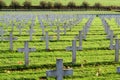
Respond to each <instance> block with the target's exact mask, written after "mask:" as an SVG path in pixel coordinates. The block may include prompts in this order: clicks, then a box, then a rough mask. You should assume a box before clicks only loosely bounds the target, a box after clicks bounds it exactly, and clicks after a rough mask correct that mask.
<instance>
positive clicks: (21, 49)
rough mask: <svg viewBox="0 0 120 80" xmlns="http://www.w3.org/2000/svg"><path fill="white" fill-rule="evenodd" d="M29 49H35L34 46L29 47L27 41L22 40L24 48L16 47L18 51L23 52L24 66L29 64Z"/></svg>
mask: <svg viewBox="0 0 120 80" xmlns="http://www.w3.org/2000/svg"><path fill="white" fill-rule="evenodd" d="M31 51H36V49H35V48H29V47H28V42H27V41H25V42H24V48H18V52H24V53H25V57H24V60H25V66H26V67H27V66H28V65H29V52H31Z"/></svg>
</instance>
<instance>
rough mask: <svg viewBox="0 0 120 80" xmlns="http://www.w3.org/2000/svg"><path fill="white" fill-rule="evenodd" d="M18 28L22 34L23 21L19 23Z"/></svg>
mask: <svg viewBox="0 0 120 80" xmlns="http://www.w3.org/2000/svg"><path fill="white" fill-rule="evenodd" d="M17 28H18V30H19V35H21V34H22V24H21V23H19V25H18V27H17Z"/></svg>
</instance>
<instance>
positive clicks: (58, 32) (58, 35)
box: [55, 26, 63, 40]
mask: <svg viewBox="0 0 120 80" xmlns="http://www.w3.org/2000/svg"><path fill="white" fill-rule="evenodd" d="M55 32H57V40H60V32H63V31H62V30H60V27H59V26H57V30H56V31H55Z"/></svg>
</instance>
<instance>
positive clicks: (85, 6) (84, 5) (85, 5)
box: [82, 1, 89, 9]
mask: <svg viewBox="0 0 120 80" xmlns="http://www.w3.org/2000/svg"><path fill="white" fill-rule="evenodd" d="M82 7H84V8H85V9H88V7H89V3H88V2H86V1H84V2H83V3H82Z"/></svg>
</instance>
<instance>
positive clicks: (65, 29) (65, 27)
mask: <svg viewBox="0 0 120 80" xmlns="http://www.w3.org/2000/svg"><path fill="white" fill-rule="evenodd" d="M63 28H64V35H66V31H67V24H66V23H64V25H63Z"/></svg>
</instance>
